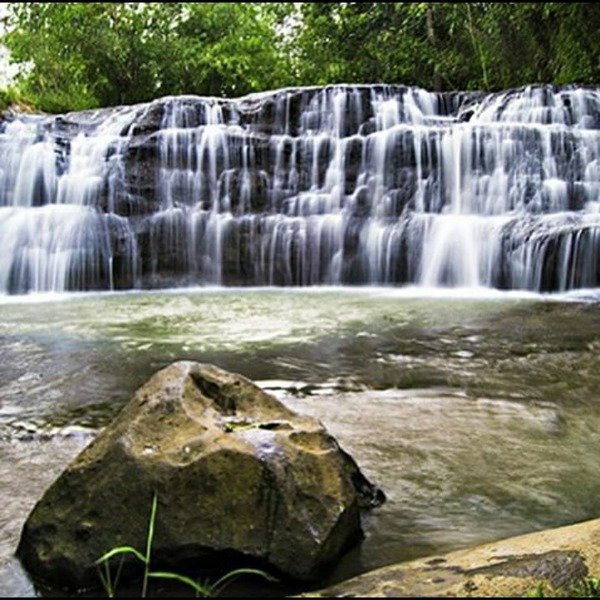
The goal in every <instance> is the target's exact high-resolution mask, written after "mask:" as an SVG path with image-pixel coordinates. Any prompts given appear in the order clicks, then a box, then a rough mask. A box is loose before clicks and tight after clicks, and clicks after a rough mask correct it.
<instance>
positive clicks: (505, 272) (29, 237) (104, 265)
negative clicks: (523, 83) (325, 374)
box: [0, 85, 600, 293]
mask: <svg viewBox="0 0 600 600" xmlns="http://www.w3.org/2000/svg"><path fill="white" fill-rule="evenodd" d="M599 232H600V89H596V88H583V87H574V86H566V87H562V88H555V87H552V86H529V87H525V88H521V89H518V90H510V91H507V92H501V93H496V94H489V95H484V94H481V93H458V92H456V93H446V94H442V93H429V92H427V91H425V90H422V89H418V88H411V87H406V86H390V85H373V86H350V85H335V86H327V87H324V88H317V87H315V88H297V89H285V90H278V91H274V92H268V93H264V94H255V95H250V96H246V97H243V98H239V99H235V100H225V99H217V98H201V97H197V96H181V97H167V98H161V99H159V100H156V101H154V102H150V103H146V104H140V105H136V106H128V107H117V108H111V109H101V110H97V111H85V112H81V113H69V114H65V115H59V116H44V115H36V116H31V115H16V114H10V115H7V116H6V117H5V118H4V120H3V122H2V125H1V129H0V247H1V248H2V254H1V255H0V293H27V292H32V291H33V292H42V291H68V290H112V289H132V288H153V287H166V286H184V285H209V284H210V285H276V286H281V285H319V284H335V285H337V284H377V285H405V284H411V285H424V286H489V287H496V288H503V289H529V290H537V291H554V290H560V291H562V290H568V289H572V288H580V287H594V286H597V285H599V283H600V268H599V264H600V263H599V258H600V257H599V252H600V250H599V248H600V246H599V244H600V233H599Z"/></svg>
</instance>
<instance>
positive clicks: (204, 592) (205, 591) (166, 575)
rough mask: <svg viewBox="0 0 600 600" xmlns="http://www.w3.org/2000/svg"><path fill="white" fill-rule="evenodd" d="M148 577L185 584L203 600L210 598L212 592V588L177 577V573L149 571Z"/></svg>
mask: <svg viewBox="0 0 600 600" xmlns="http://www.w3.org/2000/svg"><path fill="white" fill-rule="evenodd" d="M148 577H155V578H157V579H174V580H175V581H179V582H181V583H185V584H186V585H189V586H190V587H191V588H193V589H194V590H195V592H196V593H197V594H198V595H199V596H202V597H203V598H208V597H209V596H211V595H212V591H213V587H212V586H210V587H207V586H204V585H202V584H201V583H198V582H197V581H194V580H193V579H192V578H191V577H186V576H185V575H179V573H171V572H169V571H150V572H149V573H148Z"/></svg>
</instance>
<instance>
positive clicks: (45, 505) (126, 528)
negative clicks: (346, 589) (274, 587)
mask: <svg viewBox="0 0 600 600" xmlns="http://www.w3.org/2000/svg"><path fill="white" fill-rule="evenodd" d="M155 493H156V494H157V495H158V511H157V519H156V534H155V538H154V545H153V554H152V557H153V561H154V563H155V564H159V563H160V562H161V561H166V562H168V563H169V564H171V565H172V564H173V563H179V562H181V561H185V560H188V559H200V561H202V560H206V559H208V558H210V557H213V558H214V557H215V554H216V556H217V557H218V556H220V555H221V554H220V553H221V552H226V553H227V556H228V560H229V559H230V558H231V556H238V557H241V558H242V559H244V560H247V561H249V560H253V559H257V560H258V561H260V563H262V564H264V565H265V566H266V568H270V569H273V570H274V571H275V572H276V573H279V574H283V575H286V576H289V577H291V578H294V579H298V580H310V579H314V578H315V577H317V576H318V575H319V573H320V572H321V571H322V569H323V568H324V567H326V566H327V565H328V564H330V563H331V562H332V561H335V560H336V559H337V558H338V557H339V556H340V554H341V553H343V552H344V551H345V550H346V549H348V547H349V546H351V545H352V544H353V543H355V542H356V541H357V540H358V539H360V537H361V536H362V529H361V522H360V510H361V509H362V508H367V507H369V506H373V505H375V504H377V503H379V502H381V501H382V499H383V494H382V492H381V491H380V490H378V489H377V488H375V487H374V486H373V485H371V484H370V483H369V482H368V481H367V480H366V479H365V477H364V476H363V475H362V474H361V472H360V471H359V469H358V467H357V465H356V463H355V462H354V461H353V460H352V458H351V457H350V456H349V455H348V454H346V453H345V452H344V451H343V450H341V449H340V447H339V446H338V444H337V442H336V441H335V439H334V438H333V437H332V436H331V435H329V434H328V433H327V431H326V430H325V429H324V427H323V426H322V425H321V424H320V423H319V422H318V421H315V420H314V419H311V418H308V417H302V416H299V415H297V414H296V413H294V412H292V411H291V410H289V409H287V408H286V407H285V406H283V405H282V404H281V403H280V402H279V401H278V400H276V399H275V398H273V397H271V396H269V395H268V394H266V393H264V392H263V391H262V390H261V389H260V388H258V387H257V386H256V385H254V384H253V383H252V382H250V381H249V380H247V379H245V378H243V377H241V376H239V375H235V374H231V373H228V372H226V371H223V370H221V369H218V368H217V367H214V366H212V365H206V364H199V363H193V362H178V363H174V364H172V365H171V366H169V367H167V368H165V369H163V370H162V371H159V372H158V373H156V374H155V375H154V376H153V377H152V378H151V379H150V380H149V381H148V382H147V383H146V384H145V385H144V386H142V387H141V388H140V389H139V390H138V391H137V392H136V394H135V395H134V396H133V398H132V399H131V400H130V402H129V403H128V404H127V405H126V406H125V408H124V409H123V410H122V411H121V413H120V414H119V415H118V416H117V418H116V419H115V420H114V421H113V422H112V423H111V424H110V425H109V426H108V427H107V428H106V429H105V430H104V431H103V432H102V433H101V434H100V435H99V436H98V437H97V438H96V439H95V440H94V441H93V442H92V443H91V444H90V445H89V446H88V447H87V448H86V449H85V450H84V451H83V452H82V453H81V454H80V455H79V456H78V457H77V458H76V459H75V461H73V463H72V464H71V465H70V466H69V467H68V468H67V469H66V470H65V471H64V472H63V474H62V475H61V476H60V477H59V478H58V479H57V480H56V482H55V483H54V484H53V485H52V486H51V487H50V488H49V489H48V491H47V492H46V494H45V495H44V497H43V498H42V499H41V500H40V501H39V502H38V503H37V505H36V506H35V508H34V509H33V511H32V512H31V514H30V516H29V518H28V519H27V522H26V523H25V525H24V527H23V532H22V535H21V540H20V543H19V547H18V550H17V554H18V556H19V557H20V559H21V561H22V562H23V564H24V565H25V567H26V568H27V569H28V570H29V571H30V572H31V573H32V575H33V576H34V577H36V578H38V579H42V580H45V581H46V582H49V583H51V584H59V585H61V586H68V587H80V586H85V585H90V584H92V585H96V584H98V583H99V579H98V573H97V568H96V566H95V565H94V562H95V561H96V559H98V558H99V557H100V556H101V555H102V554H103V553H105V552H106V551H108V550H110V549H111V548H113V547H115V546H121V545H132V546H134V547H136V548H138V549H140V550H141V551H144V548H145V543H146V536H147V529H148V520H149V515H150V507H151V503H152V498H153V496H154V494H155ZM200 561H199V564H202V563H201V562H200ZM242 562H243V560H242Z"/></svg>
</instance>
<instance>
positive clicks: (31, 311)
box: [0, 288, 600, 596]
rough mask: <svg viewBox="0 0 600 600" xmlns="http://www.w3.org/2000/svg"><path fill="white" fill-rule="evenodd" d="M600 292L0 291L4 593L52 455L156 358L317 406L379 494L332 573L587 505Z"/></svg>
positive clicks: (557, 517) (593, 470) (30, 591)
mask: <svg viewBox="0 0 600 600" xmlns="http://www.w3.org/2000/svg"><path fill="white" fill-rule="evenodd" d="M599 297H600V296H599V295H598V292H597V291H594V290H591V291H584V292H580V293H578V294H577V295H570V296H563V297H558V296H548V297H542V296H535V295H526V294H520V295H519V294H511V293H498V292H495V293H492V292H482V291H481V290H475V291H473V290H459V291H452V292H450V291H445V292H444V291H439V290H437V291H434V290H397V289H391V288H383V289H382V288H363V289H360V288H358V289H357V288H354V289H352V288H344V289H336V288H314V289H302V290H299V289H227V290H223V289H203V290H186V291H181V290H179V291H176V290H175V291H168V292H144V293H141V292H140V293H127V294H99V295H91V294H90V295H80V296H76V295H72V296H65V297H53V296H46V297H36V296H28V297H22V298H14V297H13V298H4V299H2V301H1V302H0V483H1V489H2V496H3V497H4V500H3V502H2V503H1V504H0V593H3V594H4V595H8V596H23V595H29V596H30V595H34V594H35V593H36V592H35V590H34V588H33V586H32V585H31V583H30V582H29V580H28V578H27V576H26V575H25V574H24V573H23V571H22V570H21V569H20V567H19V564H18V562H17V561H16V560H15V559H14V558H13V557H12V553H13V552H14V549H15V548H16V544H17V542H18V536H19V532H20V527H21V526H22V523H23V521H24V520H25V518H26V516H27V514H28V512H29V510H30V509H31V508H32V507H33V504H34V503H35V501H36V500H37V499H38V498H39V497H40V495H41V494H42V493H43V490H44V489H45V488H46V487H47V486H48V485H49V484H50V483H51V482H52V481H53V479H54V478H55V477H56V476H57V475H58V473H59V472H60V471H61V469H62V468H64V466H65V465H66V464H67V463H68V461H69V460H70V459H71V458H72V457H73V456H75V454H76V453H77V452H78V451H79V450H80V449H81V448H82V447H83V446H84V445H85V443H87V442H88V441H89V440H90V439H91V438H92V437H93V435H94V434H95V432H96V431H97V430H98V429H99V428H101V427H102V426H104V425H105V424H106V423H107V422H108V421H109V420H110V419H111V417H112V416H113V415H114V414H115V413H116V412H117V411H118V410H119V408H120V407H121V406H123V404H124V403H125V402H126V400H127V399H128V397H129V396H130V395H131V393H132V392H133V391H134V390H135V389H136V388H137V387H138V386H139V385H140V384H141V383H143V382H144V381H145V380H146V379H147V378H148V377H149V376H150V375H151V374H152V373H153V372H154V371H156V370H157V369H159V368H161V367H163V366H165V365H166V364H168V363H170V362H172V361H173V360H177V359H193V360H199V361H204V362H214V363H216V364H218V365H219V366H222V367H224V368H226V369H231V370H234V371H237V372H240V373H242V374H243V375H246V376H248V377H250V378H252V379H254V380H257V381H258V382H259V384H261V385H262V386H263V387H265V388H266V389H267V390H269V391H271V392H272V393H274V394H275V395H277V396H278V397H280V398H281V399H282V400H283V401H284V402H285V403H286V404H288V405H289V406H291V407H293V408H294V409H296V410H298V411H300V412H303V413H307V414H311V415H314V416H316V417H318V418H319V419H320V420H321V421H323V423H324V424H325V425H326V426H327V427H328V428H329V429H330V430H331V432H332V433H333V434H334V435H336V437H337V438H338V440H339V441H340V443H341V444H342V446H343V447H344V448H345V449H347V450H348V451H349V452H350V453H351V454H352V455H353V456H354V457H355V459H356V460H357V462H358V463H359V465H360V466H361V467H362V468H363V470H364V472H365V474H366V475H367V476H368V477H369V478H371V479H372V480H373V481H374V482H376V483H377V484H378V485H380V486H381V487H382V488H383V489H384V491H385V492H386V494H387V496H388V502H387V503H386V504H385V505H384V506H383V507H381V508H380V509H377V510H376V511H374V512H373V513H372V514H370V515H369V516H367V517H366V519H365V530H366V534H367V535H366V539H365V540H364V542H363V543H362V544H361V545H360V546H359V547H358V548H356V549H355V550H353V551H352V552H351V553H350V554H349V555H348V556H347V557H345V559H344V560H343V561H342V562H341V563H340V565H339V567H338V568H337V569H336V570H335V571H334V572H333V573H332V576H331V581H335V580H337V579H339V578H341V577H345V576H348V575H350V574H354V573H357V572H361V571H364V570H367V569H370V568H374V567H377V566H380V565H384V564H388V563H391V562H396V561H399V560H406V559H410V558H413V557H417V556H422V555H428V554H434V553H438V552H442V551H447V550H451V549H455V548H461V547H466V546H470V545H473V544H477V543H481V542H485V541H491V540H494V539H498V538H502V537H506V536H510V535H515V534H520V533H525V532H528V531H533V530H537V529H541V528H545V527H551V526H555V525H561V524H565V523H571V522H575V521H579V520H582V519H586V518H591V517H595V516H598V514H599V513H600V461H598V456H599V455H600V392H599V390H600V355H599V353H598V349H600V310H599V307H598V304H597V302H598V299H599Z"/></svg>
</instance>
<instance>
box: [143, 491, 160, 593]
mask: <svg viewBox="0 0 600 600" xmlns="http://www.w3.org/2000/svg"><path fill="white" fill-rule="evenodd" d="M157 507H158V494H157V493H156V492H154V498H152V510H151V512H150V523H149V524H148V537H147V539H146V560H145V561H144V564H145V567H144V581H143V583H142V598H145V597H146V592H147V591H148V573H149V571H150V554H151V552H152V541H153V540H154V523H155V521H156V509H157Z"/></svg>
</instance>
